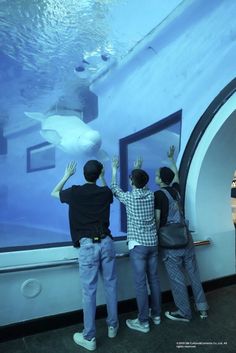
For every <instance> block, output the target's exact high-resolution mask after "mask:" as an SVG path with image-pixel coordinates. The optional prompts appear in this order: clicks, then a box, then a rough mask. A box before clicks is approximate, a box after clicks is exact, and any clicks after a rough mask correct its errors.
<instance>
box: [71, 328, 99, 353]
mask: <svg viewBox="0 0 236 353" xmlns="http://www.w3.org/2000/svg"><path fill="white" fill-rule="evenodd" d="M73 340H74V342H75V343H76V344H78V345H79V346H81V347H84V348H86V349H88V350H89V351H95V349H96V339H95V337H93V338H92V339H91V340H90V341H89V340H86V339H85V338H84V336H83V333H82V332H76V333H75V334H74V336H73Z"/></svg>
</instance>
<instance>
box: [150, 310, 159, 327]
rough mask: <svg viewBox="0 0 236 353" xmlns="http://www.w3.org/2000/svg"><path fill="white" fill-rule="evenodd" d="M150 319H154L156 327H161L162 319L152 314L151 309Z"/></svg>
mask: <svg viewBox="0 0 236 353" xmlns="http://www.w3.org/2000/svg"><path fill="white" fill-rule="evenodd" d="M149 317H150V318H151V319H152V321H153V323H154V325H160V323H161V317H160V316H154V315H152V314H151V309H149Z"/></svg>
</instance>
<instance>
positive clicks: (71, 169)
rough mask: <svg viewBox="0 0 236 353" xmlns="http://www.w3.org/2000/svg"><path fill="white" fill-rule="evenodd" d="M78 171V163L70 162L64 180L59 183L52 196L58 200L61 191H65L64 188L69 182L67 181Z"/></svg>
mask: <svg viewBox="0 0 236 353" xmlns="http://www.w3.org/2000/svg"><path fill="white" fill-rule="evenodd" d="M75 171H76V162H74V161H73V162H70V163H69V164H68V165H67V167H66V170H65V173H64V175H63V177H62V179H61V180H60V181H59V183H58V184H57V185H56V186H55V187H54V189H53V190H52V192H51V196H53V197H56V198H57V199H59V198H60V195H59V194H60V191H61V190H62V189H63V186H64V185H65V183H66V182H67V180H68V179H69V178H70V177H71V176H72V175H73V174H75Z"/></svg>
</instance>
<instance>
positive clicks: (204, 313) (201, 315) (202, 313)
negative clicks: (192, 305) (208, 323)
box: [199, 310, 208, 319]
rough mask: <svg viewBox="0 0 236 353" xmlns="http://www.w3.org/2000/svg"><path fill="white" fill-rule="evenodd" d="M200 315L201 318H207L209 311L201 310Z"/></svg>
mask: <svg viewBox="0 0 236 353" xmlns="http://www.w3.org/2000/svg"><path fill="white" fill-rule="evenodd" d="M199 315H200V318H201V319H207V317H208V313H207V311H206V310H199Z"/></svg>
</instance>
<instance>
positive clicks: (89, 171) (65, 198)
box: [51, 160, 118, 351]
mask: <svg viewBox="0 0 236 353" xmlns="http://www.w3.org/2000/svg"><path fill="white" fill-rule="evenodd" d="M75 171H76V163H75V162H71V163H69V164H68V166H67V168H66V170H65V174H64V176H63V178H62V179H61V181H60V182H59V183H58V184H57V185H56V186H55V188H54V189H53V191H52V193H51V195H52V196H53V197H56V198H58V199H60V201H61V202H62V203H67V204H68V205H69V223H70V233H71V238H72V242H73V245H74V247H76V248H78V258H79V272H80V280H81V283H82V288H83V291H82V296H83V300H82V302H83V314H84V330H83V332H77V333H75V334H74V336H73V338H74V341H75V343H76V344H78V345H80V346H82V347H84V348H86V349H88V350H91V351H92V350H95V349H96V338H95V334H96V327H95V314H96V290H97V281H98V272H99V270H101V274H102V277H103V282H104V290H105V296H106V303H107V313H108V317H107V325H108V337H110V338H113V337H115V336H116V334H117V330H118V317H117V276H116V268H115V248H114V244H113V240H112V236H111V232H110V229H109V217H110V204H111V203H112V202H113V196H112V192H111V190H110V189H109V188H108V187H107V186H106V182H105V179H104V169H103V165H102V164H101V163H100V162H98V161H97V160H90V161H88V162H87V163H86V164H85V165H84V177H85V179H86V183H85V184H84V185H73V186H71V187H70V188H68V189H65V190H63V187H64V185H65V183H66V181H67V180H68V179H69V178H70V177H71V176H72V175H73V174H74V173H75ZM98 178H100V179H101V182H102V185H103V186H98V185H96V182H97V180H98Z"/></svg>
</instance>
